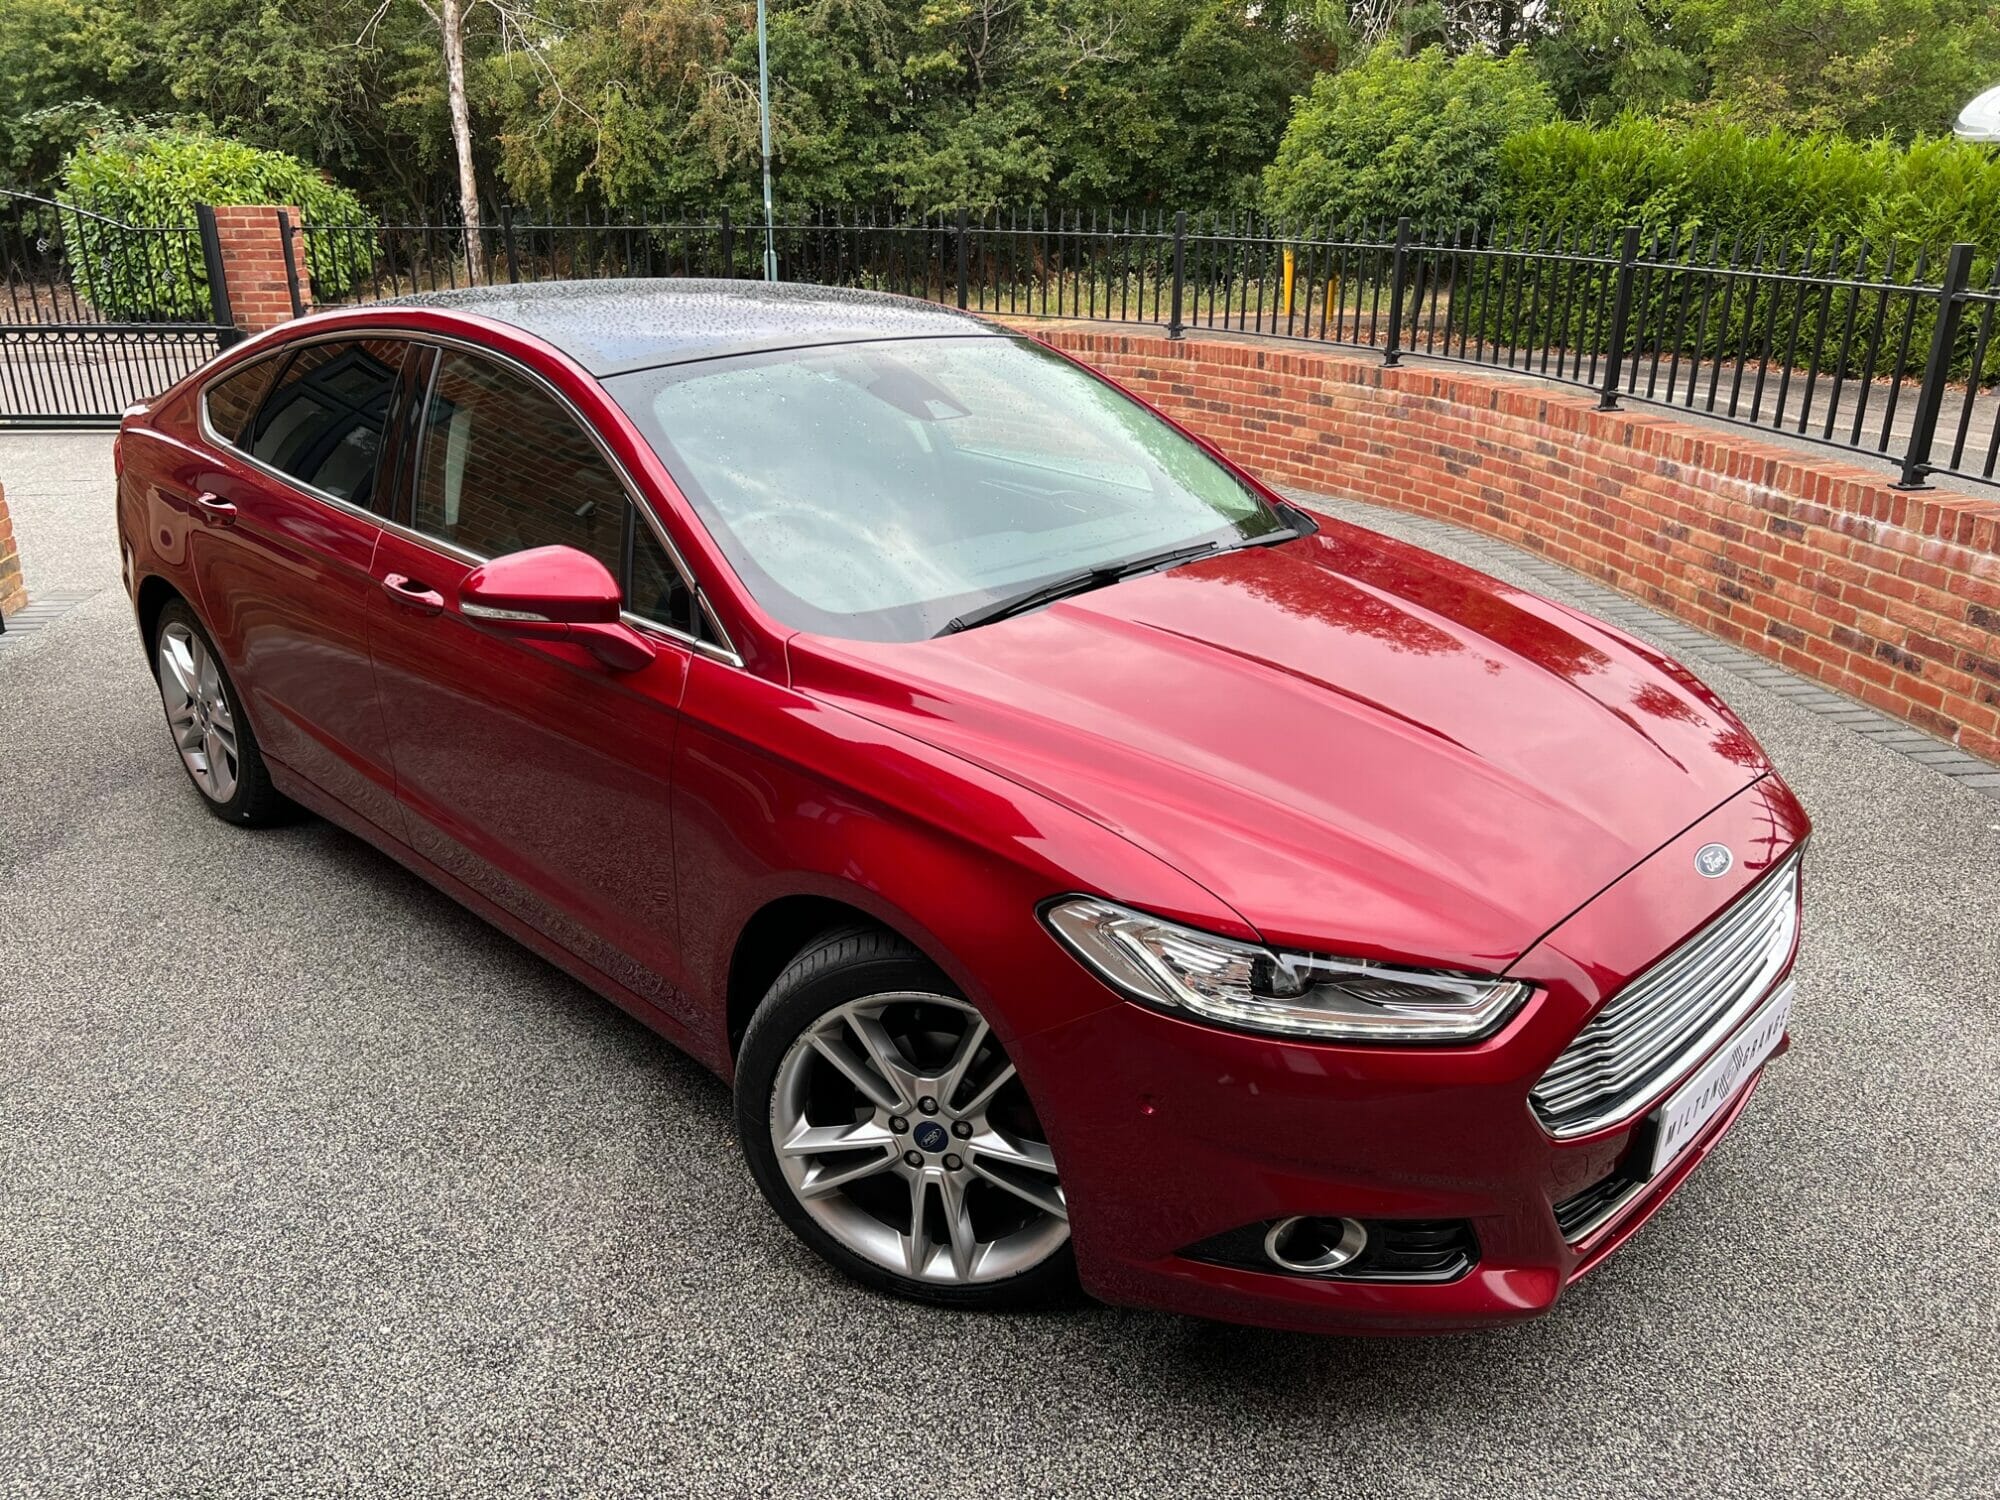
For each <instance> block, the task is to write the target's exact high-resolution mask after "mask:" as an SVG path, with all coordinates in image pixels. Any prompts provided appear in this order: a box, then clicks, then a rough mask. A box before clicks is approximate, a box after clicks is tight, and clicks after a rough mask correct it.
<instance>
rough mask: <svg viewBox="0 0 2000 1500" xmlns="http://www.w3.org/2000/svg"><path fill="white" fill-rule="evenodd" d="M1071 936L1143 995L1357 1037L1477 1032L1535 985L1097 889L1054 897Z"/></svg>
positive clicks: (1103, 971)
mask: <svg viewBox="0 0 2000 1500" xmlns="http://www.w3.org/2000/svg"><path fill="white" fill-rule="evenodd" d="M1042 920H1043V921H1044V922H1046V923H1047V924H1048V927H1049V930H1050V931H1051V932H1053V933H1054V934H1055V935H1056V936H1057V937H1058V938H1059V939H1061V940H1062V942H1063V944H1064V946H1066V947H1067V948H1069V949H1070V951H1071V952H1073V953H1075V954H1076V956H1077V957H1078V958H1080V959H1082V960H1083V961H1084V963H1085V964H1087V965H1089V966H1090V968H1091V969H1093V970H1095V971H1096V972H1097V973H1098V974H1100V975H1102V976H1103V977H1104V978H1105V979H1106V980H1108V981H1109V982H1110V983H1111V984H1112V985H1113V986H1114V987H1115V988H1117V989H1120V990H1123V991H1124V992H1125V993H1126V994H1128V995H1130V996H1132V997H1133V998H1134V999H1135V1000H1143V1001H1145V1002H1147V1003H1148V1004H1151V1005H1163V1006H1167V1007H1170V1008H1171V1009H1174V1010H1182V1011H1187V1012H1189V1013H1191V1014H1193V1015H1195V1016H1199V1017H1201V1018H1202V1019H1204V1020H1208V1021H1215V1022H1218V1023H1220V1024H1221V1025H1224V1026H1236V1027H1241V1028H1244V1029H1245V1030H1250V1031H1274V1032H1280V1033H1282V1034H1284V1035H1286V1036H1298V1037H1308V1038H1312V1039H1315V1040H1325V1041H1351V1042H1469V1041H1474V1040H1476V1039H1477V1038H1479V1037H1482V1036H1485V1035H1486V1034H1487V1033H1489V1032H1491V1031H1493V1030H1495V1029H1496V1028H1497V1027H1498V1026H1499V1025H1500V1023H1501V1022H1503V1021H1505V1020H1506V1019H1507V1017H1509V1016H1510V1015H1512V1014H1513V1013H1514V1012H1515V1010H1517V1009H1518V1008H1519V1007H1520V1004H1521V1002H1522V1001H1523V1000H1525V999H1526V998H1527V997H1528V993H1529V986H1527V985H1525V984H1522V983H1520V982H1519V981H1518V980H1512V979H1491V978H1485V977H1482V976H1480V975H1476V974H1447V973H1438V972H1434V971H1431V970H1427V969H1399V968H1396V967H1394V966H1392V965H1389V964H1378V963H1369V962H1367V961H1365V960H1360V959H1343V958H1323V957H1319V956H1317V955H1313V954H1305V953H1279V952H1274V951H1273V950H1271V949H1269V948H1259V947H1257V946H1255V945H1254V944H1250V943H1238V942H1233V941H1231V940H1230V939H1228V938H1224V937H1217V936H1215V935H1214V934H1213V933H1207V932H1200V931H1197V930H1196V929H1194V928H1192V927H1182V926H1180V925H1178V924H1177V923H1174V922H1168V921H1166V920H1164V919H1162V918H1160V917H1153V916H1148V915H1147V914H1146V913H1145V912H1140V911H1133V910H1131V909H1130V908H1128V907H1123V906H1116V905H1114V904H1112V903H1111V902H1109V901H1102V900H1099V899H1098V898H1096V897H1094V896H1070V897H1066V898H1064V899H1063V900H1060V901H1055V902H1052V903H1050V904H1049V905H1048V906H1046V907H1044V908H1043V909H1042Z"/></svg>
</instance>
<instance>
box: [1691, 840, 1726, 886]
mask: <svg viewBox="0 0 2000 1500" xmlns="http://www.w3.org/2000/svg"><path fill="white" fill-rule="evenodd" d="M1735 864H1736V856H1735V855H1733V854H1731V853H1730V852H1729V846H1728V845H1727V844H1703V845H1702V846H1701V847H1700V848H1699V849H1697V850H1695V851H1694V867H1695V869H1696V870H1698V871H1699V872H1700V873H1701V874H1703V875H1706V876H1707V877H1708V878H1709V879H1710V880H1716V879H1719V878H1720V877H1722V876H1724V875H1727V874H1728V873H1729V872H1730V870H1731V869H1732V868H1733V867H1734V866H1735Z"/></svg>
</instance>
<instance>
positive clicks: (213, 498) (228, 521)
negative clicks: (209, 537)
mask: <svg viewBox="0 0 2000 1500" xmlns="http://www.w3.org/2000/svg"><path fill="white" fill-rule="evenodd" d="M194 511H195V514H196V515H198V516H200V517H201V519H202V524H203V525H206V526H229V525H232V524H234V522H235V520H236V507H235V506H233V505H231V504H230V503H229V502H228V501H227V500H225V499H223V498H222V497H221V496H220V495H218V494H216V493H215V491H214V490H203V491H202V492H201V493H200V494H198V495H196V496H195V497H194Z"/></svg>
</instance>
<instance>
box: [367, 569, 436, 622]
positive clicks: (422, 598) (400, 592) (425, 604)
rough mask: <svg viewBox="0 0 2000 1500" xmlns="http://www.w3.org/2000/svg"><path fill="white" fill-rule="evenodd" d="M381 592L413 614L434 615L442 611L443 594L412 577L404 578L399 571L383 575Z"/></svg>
mask: <svg viewBox="0 0 2000 1500" xmlns="http://www.w3.org/2000/svg"><path fill="white" fill-rule="evenodd" d="M382 592H383V593H385V594H387V595H388V596H389V597H390V598H391V599H394V600H395V601H396V602H397V603H398V604H400V605H402V607H403V608H404V609H407V610H410V611H412V612H413V613H415V614H420V615H435V614H441V613H443V611H444V595H443V594H440V593H439V592H438V591H437V590H436V589H434V588H428V587H426V586H425V585H423V584H421V583H419V582H417V580H416V579H414V578H405V577H404V576H403V575H402V574H401V573H390V574H388V575H387V576H386V577H384V578H383V580H382Z"/></svg>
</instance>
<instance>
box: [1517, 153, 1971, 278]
mask: <svg viewBox="0 0 2000 1500" xmlns="http://www.w3.org/2000/svg"><path fill="white" fill-rule="evenodd" d="M1497 165H1498V171H1499V193H1498V197H1499V201H1500V205H1501V207H1500V217H1501V218H1503V219H1505V220H1507V221H1510V222H1513V223H1521V224H1537V225H1548V226H1552V227H1553V226H1561V227H1564V228H1568V229H1570V230H1572V231H1575V230H1592V229H1596V230H1605V229H1612V228H1617V227H1619V226H1622V225H1626V224H1637V225H1639V226H1640V227H1641V228H1642V229H1645V230H1647V231H1649V232H1652V231H1658V232H1659V233H1660V234H1661V236H1662V237H1663V238H1664V237H1665V236H1667V235H1668V234H1670V233H1673V232H1676V231H1678V232H1680V233H1683V234H1686V233H1689V232H1694V233H1697V234H1699V236H1700V237H1701V238H1702V240H1704V241H1706V240H1708V239H1710V238H1712V237H1714V236H1717V235H1719V236H1720V237H1721V243H1722V245H1723V247H1724V249H1725V250H1726V249H1727V247H1728V246H1729V245H1730V243H1731V242H1732V241H1733V240H1735V239H1736V238H1737V237H1738V236H1741V237H1742V239H1743V242H1744V244H1745V246H1746V247H1749V246H1752V245H1754V244H1755V242H1756V241H1757V240H1758V239H1759V238H1763V239H1765V240H1767V241H1768V242H1769V243H1770V244H1771V245H1772V246H1774V247H1775V246H1776V245H1779V244H1785V245H1788V246H1790V247H1791V248H1792V250H1793V252H1794V258H1796V255H1797V253H1799V252H1801V251H1803V250H1804V249H1805V247H1806V246H1808V245H1814V244H1823V243H1826V242H1828V241H1830V240H1831V239H1832V238H1833V237H1834V236H1835V235H1838V236H1840V237H1842V238H1843V239H1844V240H1845V241H1846V242H1847V243H1848V244H1849V245H1853V244H1855V243H1856V242H1858V241H1860V240H1863V239H1865V240H1867V241H1868V242H1869V244H1870V245H1871V246H1874V247H1875V248H1876V249H1877V250H1878V251H1879V250H1884V249H1886V248H1887V247H1889V246H1892V245H1893V246H1895V247H1897V248H1898V250H1899V251H1901V252H1902V254H1901V256H1899V258H1902V259H1907V258H1909V256H1910V255H1912V254H1913V253H1914V252H1915V251H1916V250H1918V249H1920V248H1925V249H1929V250H1930V251H1931V252H1932V253H1933V255H1935V254H1936V252H1938V251H1941V250H1942V249H1943V248H1944V247H1945V246H1947V245H1949V244H1951V243H1952V242H1953V241H1955V240H1965V241H1968V242H1970V243H1972V244H1975V245H1978V246H1980V247H1981V249H1982V250H1986V251H1989V252H1990V251H1993V250H2000V153H1996V152H1995V151H1993V150H1992V149H1991V148H1989V147H1985V146H1975V145H1971V144H1969V143H1967V142H1963V141H1954V140H1951V139H1949V138H1946V139H1929V140H1918V141H1917V142H1916V143H1915V144H1913V145H1909V146H1899V145H1896V144H1895V143H1893V142H1890V141H1853V140H1847V139H1845V138H1843V137H1840V136H1829V135H1803V136H1801V135H1789V134H1787V133H1785V132H1784V131H1771V132H1769V133H1767V134H1763V135H1752V134H1749V133H1748V132H1746V131H1743V130H1740V129H1736V128H1734V127H1719V128H1710V129H1688V128H1680V127H1675V126H1673V125H1669V124H1664V123H1662V122H1660V121H1658V120H1639V119H1625V120H1620V121H1617V122H1616V123H1614V124H1612V125H1608V126H1604V127H1601V128H1597V127H1592V126H1588V125H1578V124H1574V123H1571V122H1559V123H1554V124H1547V125H1542V126H1539V127H1537V128H1535V129H1531V130H1525V131H1521V132H1519V133H1517V134H1515V135H1513V136H1510V137H1509V138H1508V139H1507V140H1506V141H1504V142H1503V143H1502V144H1501V146H1500V149H1499V153H1498V160H1497Z"/></svg>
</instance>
